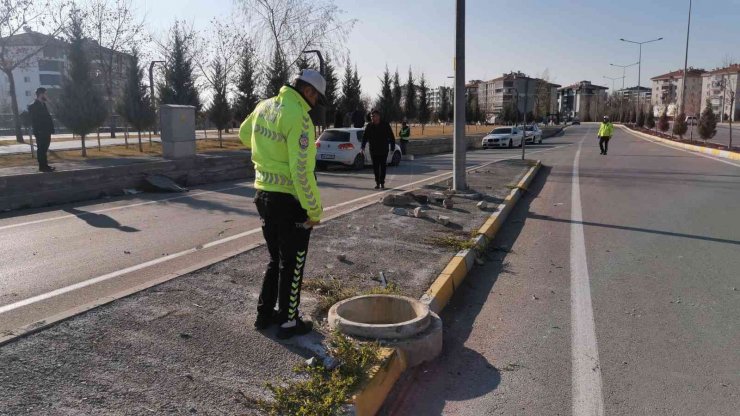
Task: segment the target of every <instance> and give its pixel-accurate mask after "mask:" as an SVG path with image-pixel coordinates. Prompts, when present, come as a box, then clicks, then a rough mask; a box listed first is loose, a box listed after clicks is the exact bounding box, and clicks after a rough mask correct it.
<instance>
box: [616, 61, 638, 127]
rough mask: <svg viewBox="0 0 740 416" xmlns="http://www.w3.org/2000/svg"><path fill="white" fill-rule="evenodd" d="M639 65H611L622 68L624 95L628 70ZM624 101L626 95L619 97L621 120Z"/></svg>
mask: <svg viewBox="0 0 740 416" xmlns="http://www.w3.org/2000/svg"><path fill="white" fill-rule="evenodd" d="M637 64H639V62H635V63H633V64H629V65H617V64H609V65H611V66H615V67H617V68H622V91H623V93H622V94H624V79H625V78H627V68H629V67H631V66H635V65H637ZM638 97H639V95H638ZM622 101H624V95H622V96H621V97H619V117H620V118H623V114H622Z"/></svg>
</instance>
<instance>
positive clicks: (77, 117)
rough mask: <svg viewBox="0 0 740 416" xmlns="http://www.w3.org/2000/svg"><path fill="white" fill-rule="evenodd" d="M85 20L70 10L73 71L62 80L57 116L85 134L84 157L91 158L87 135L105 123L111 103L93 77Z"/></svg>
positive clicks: (76, 10)
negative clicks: (86, 50) (86, 145)
mask: <svg viewBox="0 0 740 416" xmlns="http://www.w3.org/2000/svg"><path fill="white" fill-rule="evenodd" d="M82 21H83V17H82V15H81V13H80V11H79V10H78V9H76V8H75V9H73V10H72V11H71V12H70V28H69V29H70V37H71V39H70V47H69V72H68V75H67V76H66V77H65V78H64V81H63V82H62V91H61V94H60V98H59V101H58V103H57V111H56V115H57V117H58V118H59V121H61V122H62V124H64V125H65V126H66V127H67V128H68V129H70V130H71V131H72V133H74V134H77V135H78V136H80V137H81V139H82V157H87V149H86V147H85V137H86V136H87V135H88V134H90V133H91V132H93V131H94V130H96V129H97V128H98V127H100V126H101V125H102V124H103V123H104V122H105V118H106V116H107V110H106V107H107V106H106V105H105V102H104V101H103V98H102V95H101V93H100V91H98V89H97V88H96V87H95V84H93V80H92V77H91V76H90V60H89V59H88V57H87V54H86V53H85V48H84V43H85V34H84V32H83V29H82V24H83V23H82Z"/></svg>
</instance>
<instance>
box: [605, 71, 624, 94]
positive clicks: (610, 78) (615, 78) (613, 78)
mask: <svg viewBox="0 0 740 416" xmlns="http://www.w3.org/2000/svg"><path fill="white" fill-rule="evenodd" d="M604 78H606V79H609V80H611V81H612V91H614V81H616V80H618V79H622V84H624V77H607V76H606V75H604ZM622 88H624V86H623V87H622Z"/></svg>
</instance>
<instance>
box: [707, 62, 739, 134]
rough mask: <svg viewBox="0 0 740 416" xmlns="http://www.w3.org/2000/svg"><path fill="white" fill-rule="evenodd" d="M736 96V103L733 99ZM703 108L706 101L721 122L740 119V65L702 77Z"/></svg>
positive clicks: (711, 72)
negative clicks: (739, 100) (739, 101)
mask: <svg viewBox="0 0 740 416" xmlns="http://www.w3.org/2000/svg"><path fill="white" fill-rule="evenodd" d="M733 94H734V102H731V101H733V100H732V99H731V98H732V95H733ZM701 98H702V107H704V105H705V103H706V100H709V104H710V105H711V106H712V111H714V113H715V114H717V115H718V116H719V117H720V121H727V120H728V118H729V117H731V118H732V121H733V122H734V121H737V120H738V119H740V103H738V99H739V98H740V64H734V65H730V66H728V67H725V68H719V69H715V70H712V71H709V72H706V73H704V74H703V75H702V93H701Z"/></svg>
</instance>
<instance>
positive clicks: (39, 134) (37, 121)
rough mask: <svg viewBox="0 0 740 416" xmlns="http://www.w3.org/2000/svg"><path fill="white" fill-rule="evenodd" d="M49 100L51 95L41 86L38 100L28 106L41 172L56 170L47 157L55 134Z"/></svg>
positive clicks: (38, 90)
mask: <svg viewBox="0 0 740 416" xmlns="http://www.w3.org/2000/svg"><path fill="white" fill-rule="evenodd" d="M48 102H49V97H48V96H47V95H46V88H43V87H41V88H38V89H37V90H36V100H34V102H33V104H31V105H29V106H28V113H29V114H30V115H31V127H32V129H33V135H34V136H36V158H37V159H38V162H39V171H41V172H54V171H55V170H56V169H54V167H52V166H49V162H48V159H47V153H48V152H49V146H50V145H51V135H52V134H54V120H52V119H51V114H49V108H48V107H47V103H48Z"/></svg>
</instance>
